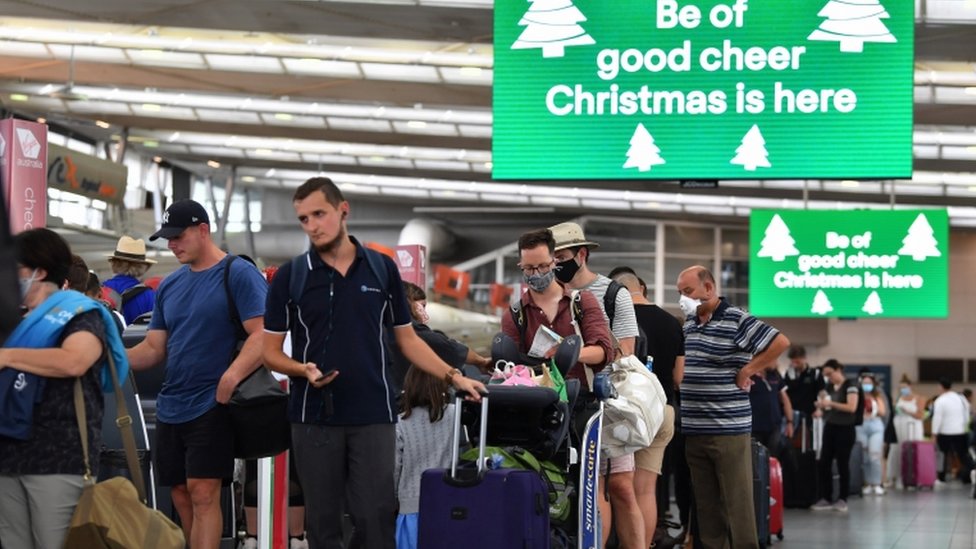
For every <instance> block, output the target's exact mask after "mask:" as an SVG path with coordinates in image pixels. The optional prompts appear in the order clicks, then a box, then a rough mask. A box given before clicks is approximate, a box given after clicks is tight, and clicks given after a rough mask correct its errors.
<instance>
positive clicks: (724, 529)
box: [678, 265, 790, 547]
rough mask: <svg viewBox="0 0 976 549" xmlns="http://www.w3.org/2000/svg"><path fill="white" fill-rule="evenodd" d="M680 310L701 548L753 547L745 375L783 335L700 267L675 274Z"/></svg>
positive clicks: (772, 353) (771, 360)
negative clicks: (726, 294) (730, 297)
mask: <svg viewBox="0 0 976 549" xmlns="http://www.w3.org/2000/svg"><path fill="white" fill-rule="evenodd" d="M678 293H680V294H681V297H680V298H679V300H678V305H680V306H681V311H682V312H683V313H684V314H685V324H684V332H685V375H684V379H682V381H681V429H682V431H683V432H684V434H685V458H686V459H687V461H688V468H689V469H690V470H691V486H692V490H693V491H694V494H695V508H696V510H697V517H698V533H699V538H700V539H701V541H702V544H703V545H704V546H705V547H729V546H731V547H757V546H758V545H759V541H758V539H757V537H758V536H757V532H756V514H755V508H754V507H753V498H752V450H751V446H750V433H751V431H752V412H751V409H750V406H749V394H748V393H749V390H750V388H751V387H752V384H753V381H752V379H751V378H752V376H753V375H754V374H757V373H759V372H762V371H763V370H766V369H767V368H769V367H771V366H773V365H774V364H775V362H776V358H777V357H779V355H780V354H782V353H783V351H785V350H786V348H787V347H789V346H790V342H789V340H787V339H786V336H784V335H783V334H781V333H779V331H778V330H776V328H773V327H772V326H770V325H768V324H766V323H764V322H762V321H761V320H759V319H758V318H756V317H754V316H752V315H750V314H749V313H747V312H745V311H744V310H742V309H740V308H738V307H733V306H732V305H730V304H729V303H728V302H727V301H726V300H725V298H720V297H719V295H718V288H717V286H716V284H715V277H714V276H712V273H711V272H709V270H708V269H706V268H705V267H702V266H700V265H696V266H694V267H689V268H687V269H685V270H684V271H682V272H681V274H679V275H678Z"/></svg>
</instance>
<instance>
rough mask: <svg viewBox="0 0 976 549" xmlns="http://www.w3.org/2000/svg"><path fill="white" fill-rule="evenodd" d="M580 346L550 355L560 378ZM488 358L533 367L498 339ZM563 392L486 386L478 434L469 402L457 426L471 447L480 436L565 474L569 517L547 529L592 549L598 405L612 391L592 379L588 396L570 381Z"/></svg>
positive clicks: (599, 378)
mask: <svg viewBox="0 0 976 549" xmlns="http://www.w3.org/2000/svg"><path fill="white" fill-rule="evenodd" d="M582 346H583V345H582V339H581V338H580V337H579V336H577V335H574V336H570V337H567V338H565V339H564V340H563V342H562V343H561V344H560V345H559V347H558V349H557V351H556V354H555V355H554V360H555V364H556V367H557V368H558V369H559V371H560V373H562V374H564V375H565V373H566V372H568V371H569V369H570V368H571V367H572V366H573V365H575V364H576V363H577V361H578V360H579V352H580V350H581V349H582ZM492 359H493V360H495V361H498V360H504V361H509V362H514V363H518V364H525V365H532V366H536V365H538V363H539V360H538V359H532V358H530V357H526V356H523V355H521V354H520V353H519V352H518V349H517V346H516V345H515V342H514V341H513V340H512V339H511V338H509V337H508V336H506V335H504V334H498V335H496V336H495V338H494V340H493V342H492ZM566 393H567V397H568V398H567V402H563V401H561V400H560V399H559V395H558V394H557V393H556V392H555V391H553V390H552V389H549V388H546V387H509V386H500V385H491V386H490V387H489V394H490V400H491V406H490V408H491V412H490V413H489V414H487V415H486V416H484V417H485V418H486V419H485V420H483V421H485V422H486V425H485V429H484V435H482V434H481V426H482V425H481V421H482V420H481V416H480V415H479V414H477V413H476V412H477V410H476V409H475V408H474V407H472V406H470V403H466V405H465V407H463V408H462V412H463V413H462V422H463V423H464V424H465V425H466V426H467V427H468V432H469V433H471V434H472V435H473V436H471V437H470V438H471V441H472V444H480V442H481V440H480V437H482V436H483V437H484V438H485V439H486V442H487V444H488V445H492V446H502V447H507V446H517V447H520V448H522V449H525V450H527V451H528V452H529V453H531V454H532V455H533V456H534V457H535V458H536V459H538V460H539V461H544V460H545V461H550V462H552V463H554V464H556V465H557V466H558V467H559V468H560V469H561V470H562V471H563V472H564V473H565V474H566V475H567V486H566V488H565V490H564V491H563V493H564V494H565V495H566V496H567V497H569V498H570V499H571V500H573V501H571V502H570V504H571V506H572V509H573V510H575V512H571V513H570V518H569V519H568V520H566V521H560V522H559V523H558V524H553V526H554V527H559V528H560V529H562V530H563V532H564V533H566V534H568V536H569V537H570V540H568V541H569V542H570V546H574V547H575V546H578V547H581V548H587V549H590V548H597V547H599V544H600V540H601V536H600V520H599V511H598V507H597V500H596V498H597V497H598V496H599V494H598V490H597V485H598V475H599V457H600V431H601V428H602V422H603V400H605V399H606V398H612V397H613V396H615V391H614V390H613V386H612V384H611V383H610V381H609V379H608V378H607V376H606V375H600V374H598V375H596V376H595V378H594V380H593V391H592V393H589V394H582V391H581V386H580V381H579V380H576V379H567V380H566ZM584 400H585V401H586V402H585V403H584V402H583V401H584ZM573 534H575V536H574V535H573ZM574 537H575V539H573V538H574ZM547 541H548V540H547ZM545 547H548V544H547V545H545Z"/></svg>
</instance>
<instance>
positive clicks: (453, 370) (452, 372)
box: [444, 368, 461, 385]
mask: <svg viewBox="0 0 976 549" xmlns="http://www.w3.org/2000/svg"><path fill="white" fill-rule="evenodd" d="M460 373H461V370H458V369H457V368H451V369H450V370H448V371H447V373H446V374H444V382H446V383H447V384H448V385H453V384H454V376H456V375H458V374H460Z"/></svg>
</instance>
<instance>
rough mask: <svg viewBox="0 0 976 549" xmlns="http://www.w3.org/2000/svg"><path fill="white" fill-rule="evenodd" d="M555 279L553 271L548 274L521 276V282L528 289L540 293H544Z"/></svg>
mask: <svg viewBox="0 0 976 549" xmlns="http://www.w3.org/2000/svg"><path fill="white" fill-rule="evenodd" d="M555 278H556V272H555V271H549V272H548V273H535V274H530V275H527V274H524V273H523V274H522V280H523V281H525V284H526V285H528V287H529V288H532V289H533V290H535V291H537V292H539V293H542V292H544V291H546V288H548V287H549V285H550V284H552V281H553V280H554V279H555Z"/></svg>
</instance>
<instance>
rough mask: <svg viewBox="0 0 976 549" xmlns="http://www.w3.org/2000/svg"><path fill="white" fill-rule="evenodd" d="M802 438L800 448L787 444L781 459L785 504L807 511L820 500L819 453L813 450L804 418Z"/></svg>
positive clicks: (801, 430) (801, 427) (801, 423)
mask: <svg viewBox="0 0 976 549" xmlns="http://www.w3.org/2000/svg"><path fill="white" fill-rule="evenodd" d="M800 437H801V442H800V448H794V447H793V445H791V444H787V445H785V446H784V449H783V455H782V456H781V457H780V463H781V464H782V465H783V504H784V506H785V507H788V508H790V509H807V508H809V507H810V506H811V505H813V504H814V503H816V502H817V500H818V499H820V482H819V479H820V476H819V473H818V471H819V469H818V468H817V453H816V452H815V451H813V449H812V447H813V445H812V443H810V433H809V432H808V429H807V423H806V420H805V418H803V417H802V416H801V417H800Z"/></svg>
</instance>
